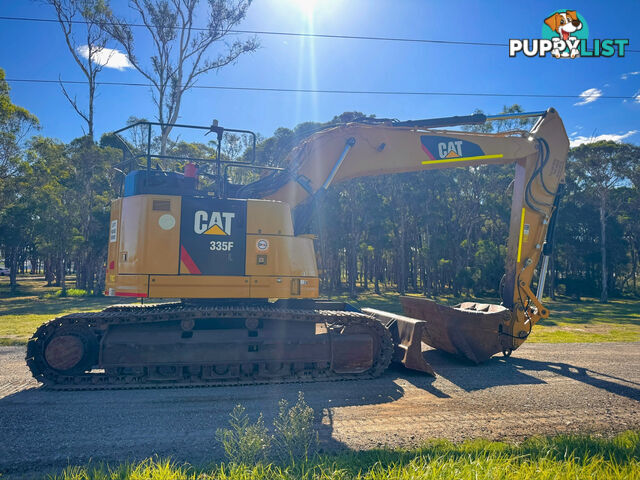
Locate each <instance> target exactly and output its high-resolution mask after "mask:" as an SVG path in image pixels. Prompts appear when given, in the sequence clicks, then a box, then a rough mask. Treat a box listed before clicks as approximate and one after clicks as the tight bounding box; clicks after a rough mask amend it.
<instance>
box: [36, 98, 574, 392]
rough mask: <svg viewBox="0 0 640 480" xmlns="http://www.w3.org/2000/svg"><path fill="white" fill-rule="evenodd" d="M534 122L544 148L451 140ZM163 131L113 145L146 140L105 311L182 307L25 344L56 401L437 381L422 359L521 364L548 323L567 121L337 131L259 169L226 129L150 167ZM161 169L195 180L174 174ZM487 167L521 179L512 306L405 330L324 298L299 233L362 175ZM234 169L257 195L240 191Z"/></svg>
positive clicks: (414, 306)
mask: <svg viewBox="0 0 640 480" xmlns="http://www.w3.org/2000/svg"><path fill="white" fill-rule="evenodd" d="M527 117H537V121H536V123H535V125H534V126H533V127H532V128H531V130H530V131H509V132H503V133H498V134H488V133H475V132H467V131H462V130H460V129H459V128H458V129H457V130H454V129H451V127H460V126H461V125H479V124H483V123H485V122H487V121H492V120H501V119H509V118H527ZM157 125H159V124H157V123H151V122H142V123H138V124H135V125H132V126H129V127H126V128H125V129H121V130H118V131H117V132H114V134H115V135H116V138H121V137H120V135H121V134H122V133H123V131H125V130H127V129H131V128H137V129H138V131H140V129H144V131H145V132H146V133H145V136H146V137H147V146H146V153H144V154H141V155H134V154H130V155H129V156H128V157H127V156H125V159H124V161H123V163H122V164H120V165H118V166H117V169H118V171H120V172H121V173H122V174H123V175H125V176H124V181H123V192H122V195H121V197H120V198H118V199H116V200H114V201H113V202H112V206H111V220H110V230H109V239H108V240H109V244H108V245H109V246H108V260H107V265H106V287H105V288H106V291H105V294H106V295H109V296H120V297H135V298H140V299H154V298H155V299H165V300H168V299H175V300H174V301H165V303H158V304H147V305H144V304H141V305H114V306H111V307H109V308H106V309H105V310H103V311H101V312H93V313H75V314H70V315H65V316H63V317H59V318H56V319H54V320H51V321H50V322H48V323H45V324H43V325H42V326H41V327H40V328H38V330H37V331H36V332H35V334H34V335H33V337H32V338H31V339H30V340H29V342H28V346H27V358H26V360H27V364H28V366H29V368H30V369H31V371H32V373H33V376H34V377H35V378H36V379H37V380H39V381H40V382H42V383H44V384H46V385H47V386H50V387H53V388H64V389H90V388H110V387H115V388H123V387H124V388H126V387H146V386H157V385H219V384H225V385H228V384H252V383H268V382H286V381H295V382H298V381H309V380H314V381H315V380H331V379H351V378H370V377H376V376H378V375H380V374H381V373H382V372H383V371H384V370H385V369H386V368H387V367H388V365H389V363H390V362H391V361H392V360H395V361H398V362H401V363H402V364H404V365H405V366H406V367H408V368H412V369H416V370H420V371H423V372H427V373H431V374H433V370H432V368H431V366H430V365H428V364H427V363H426V362H425V360H424V358H423V356H422V348H421V343H422V342H424V343H426V344H428V345H431V346H432V347H434V348H437V349H441V350H444V351H447V352H450V353H453V354H456V355H460V356H463V357H466V358H468V359H469V360H471V361H473V362H482V361H485V360H487V359H488V358H490V357H491V356H492V355H494V354H496V353H500V352H502V353H504V354H505V355H509V354H510V353H511V352H512V351H513V350H514V349H516V348H518V347H519V346H520V345H521V344H522V343H523V342H524V341H525V340H526V338H527V337H528V335H529V334H530V332H531V329H532V327H533V325H535V323H536V322H537V321H538V320H539V319H541V318H547V317H548V315H549V311H548V309H547V308H545V307H544V306H543V305H542V304H541V303H540V299H541V296H542V291H543V288H544V278H545V275H546V269H547V261H548V255H549V254H550V250H551V245H552V235H553V225H554V223H555V212H556V210H557V206H558V200H559V198H560V195H561V192H562V187H563V183H564V175H565V162H566V157H567V153H568V150H569V141H568V138H567V134H566V132H565V129H564V126H563V124H562V121H561V119H560V117H559V115H558V113H557V112H556V111H555V110H554V109H553V108H550V109H548V110H546V111H543V112H532V113H527V114H505V115H497V116H492V117H491V116H489V117H488V116H485V115H483V114H475V115H470V116H464V117H447V118H435V119H425V120H417V121H405V122H400V121H394V120H385V119H363V120H361V121H355V122H350V123H345V124H340V125H334V126H330V127H327V128H322V129H319V130H318V131H316V132H315V133H313V134H311V135H310V136H308V137H307V138H306V139H304V140H303V141H301V142H300V143H299V144H298V145H297V146H295V147H294V148H293V149H292V150H291V152H290V153H289V155H288V157H287V158H286V161H285V163H284V164H285V165H286V167H285V168H274V167H265V166H260V165H257V164H256V163H255V135H254V134H253V133H252V132H249V131H246V130H234V129H226V128H223V127H221V126H219V125H218V124H217V122H214V124H213V125H211V126H209V127H198V126H192V125H175V126H174V128H190V129H196V130H202V131H205V132H206V133H213V134H214V135H216V136H217V148H218V152H217V155H216V156H215V157H214V158H199V159H194V158H184V157H172V156H167V155H157V154H153V153H152V142H153V139H152V134H151V132H152V127H153V126H157ZM446 128H448V129H446ZM225 133H236V134H237V133H240V134H247V135H253V149H252V153H253V156H251V155H249V156H248V157H247V158H249V160H248V161H231V160H225V159H224V158H223V156H222V155H221V151H220V148H221V145H222V142H223V139H224V135H225ZM123 145H126V143H125V142H124V141H123ZM250 150H251V149H250ZM125 153H126V149H125V148H123V155H124V154H125ZM145 160H146V162H145ZM145 163H146V165H145ZM163 163H164V164H165V165H166V164H167V163H173V164H174V165H181V168H184V170H183V172H175V171H164V170H162V168H160V165H161V164H163ZM140 164H141V165H140ZM486 164H514V165H515V176H514V180H513V194H512V207H511V221H510V231H509V239H508V249H507V260H506V272H505V276H504V278H503V282H502V286H501V292H502V304H501V305H487V304H478V303H471V302H469V303H462V304H460V305H458V306H456V307H447V306H443V305H438V304H436V303H434V302H432V301H430V300H427V299H426V298H421V297H414V296H408V297H402V298H401V302H402V305H403V309H404V313H405V315H395V314H392V313H388V312H383V311H379V310H374V309H368V308H364V309H361V310H359V309H357V308H354V307H352V306H350V305H348V304H346V303H342V302H332V301H326V300H319V299H318V297H319V280H318V269H317V265H316V257H315V252H314V237H313V235H309V234H300V233H299V232H300V230H301V228H303V227H302V225H303V224H304V223H305V222H306V221H308V219H309V216H310V212H311V211H312V210H313V206H314V204H316V203H317V202H318V200H319V199H321V198H322V195H323V192H325V191H326V190H327V188H329V187H330V186H331V185H334V184H336V183H338V182H342V181H345V180H348V179H352V178H357V177H363V176H373V175H391V174H395V173H401V172H418V171H422V170H435V169H444V168H454V167H469V166H478V165H486ZM127 167H128V168H127ZM232 169H242V170H249V171H250V172H253V173H254V177H253V178H256V177H257V178H258V179H257V180H254V181H252V182H250V183H246V184H244V185H238V184H233V183H231V182H230V181H229V177H230V175H231V171H232ZM127 170H128V171H127ZM541 256H544V259H543V261H542V265H541V267H540V271H539V280H538V292H537V294H534V293H533V292H532V290H531V283H532V280H533V277H534V273H535V271H536V269H537V268H538V263H539V260H540V258H541Z"/></svg>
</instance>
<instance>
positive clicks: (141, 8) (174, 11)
mask: <svg viewBox="0 0 640 480" xmlns="http://www.w3.org/2000/svg"><path fill="white" fill-rule="evenodd" d="M205 3H206V7H205V8H206V14H203V10H202V9H201V8H199V7H201V5H202V2H200V0H130V1H129V6H130V7H131V9H133V11H134V12H135V13H136V16H137V19H136V22H141V23H142V25H144V30H145V33H146V35H147V37H148V38H147V39H144V40H143V39H142V37H141V36H138V34H135V35H134V31H133V29H132V28H131V24H130V23H128V22H127V21H126V20H125V19H124V18H121V17H117V16H116V15H114V14H112V13H109V14H108V15H106V16H105V17H104V19H103V22H102V28H103V30H104V31H106V32H107V33H108V34H109V35H110V36H111V37H112V38H113V39H114V40H115V41H116V42H117V43H118V44H120V45H121V46H122V48H123V49H124V52H125V53H126V55H127V57H128V58H129V61H130V62H131V64H132V65H133V67H134V68H135V69H136V70H138V72H140V74H141V75H142V76H143V77H145V78H146V79H147V80H148V81H149V82H150V83H151V90H152V96H153V102H154V104H155V106H156V112H157V113H156V118H157V120H158V122H160V123H162V124H170V123H176V121H177V120H178V118H179V116H180V107H181V106H182V98H183V96H184V94H185V93H186V92H187V91H188V90H189V89H191V88H193V87H194V86H195V84H196V82H197V80H198V79H199V78H200V77H201V76H202V75H204V74H206V73H209V72H212V71H217V70H219V69H221V68H222V67H224V66H226V65H229V64H232V63H234V62H235V61H236V60H237V59H238V57H240V56H241V55H242V54H244V53H247V52H253V51H255V50H256V49H257V48H258V42H257V40H256V39H255V38H249V39H243V40H240V39H236V40H234V41H232V42H224V39H225V38H226V37H227V36H228V35H229V33H230V30H231V29H232V28H233V27H234V26H236V25H237V24H238V23H240V22H241V21H242V20H243V19H244V18H245V16H246V14H247V9H248V8H249V5H250V4H251V0H207V1H206V2H205ZM205 18H206V23H204V24H202V25H199V24H197V23H196V21H197V19H205ZM147 41H148V42H149V43H150V44H151V45H152V48H153V54H152V55H151V57H150V58H149V59H148V60H147V61H145V60H144V59H143V58H141V57H140V55H139V44H141V43H144V42H147ZM214 46H216V47H218V48H217V56H215V57H214V58H210V57H209V51H210V49H211V48H212V47H214ZM171 129H172V128H171V126H169V125H164V126H163V127H162V128H161V133H160V154H161V155H165V154H166V150H167V139H168V138H169V134H170V133H171Z"/></svg>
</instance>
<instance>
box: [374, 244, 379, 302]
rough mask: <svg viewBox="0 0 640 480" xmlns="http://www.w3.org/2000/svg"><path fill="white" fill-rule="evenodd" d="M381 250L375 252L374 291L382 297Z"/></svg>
mask: <svg viewBox="0 0 640 480" xmlns="http://www.w3.org/2000/svg"><path fill="white" fill-rule="evenodd" d="M378 252H379V249H378V248H376V249H375V250H374V251H373V290H374V292H376V294H377V295H380V270H379V269H380V259H379V258H378V257H379V253H378Z"/></svg>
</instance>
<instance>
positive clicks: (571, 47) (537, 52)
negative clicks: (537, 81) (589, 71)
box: [509, 9, 629, 58]
mask: <svg viewBox="0 0 640 480" xmlns="http://www.w3.org/2000/svg"><path fill="white" fill-rule="evenodd" d="M540 23H542V32H541V35H540V38H535V37H533V38H510V39H509V56H510V57H512V58H513V57H516V56H517V55H524V56H525V57H546V56H547V54H549V55H551V56H552V57H555V58H578V57H579V58H587V57H592V58H594V57H605V58H611V57H624V55H625V50H626V49H627V47H629V39H628V38H589V25H588V24H587V21H586V20H585V19H584V17H583V16H582V15H580V13H579V12H577V11H576V10H567V9H560V10H556V11H555V12H553V13H551V14H550V15H548V16H547V17H546V18H545V19H544V21H542V22H540Z"/></svg>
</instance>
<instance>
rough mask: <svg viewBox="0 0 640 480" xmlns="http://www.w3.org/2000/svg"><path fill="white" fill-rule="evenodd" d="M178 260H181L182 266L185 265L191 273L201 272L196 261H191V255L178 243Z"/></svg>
mask: <svg viewBox="0 0 640 480" xmlns="http://www.w3.org/2000/svg"><path fill="white" fill-rule="evenodd" d="M180 260H182V263H184V266H185V267H187V270H189V273H193V274H200V273H202V272H200V269H199V268H198V266H197V265H196V263H195V262H194V261H193V259H192V258H191V256H190V255H189V254H188V253H187V251H186V250H185V248H184V246H183V245H180Z"/></svg>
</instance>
